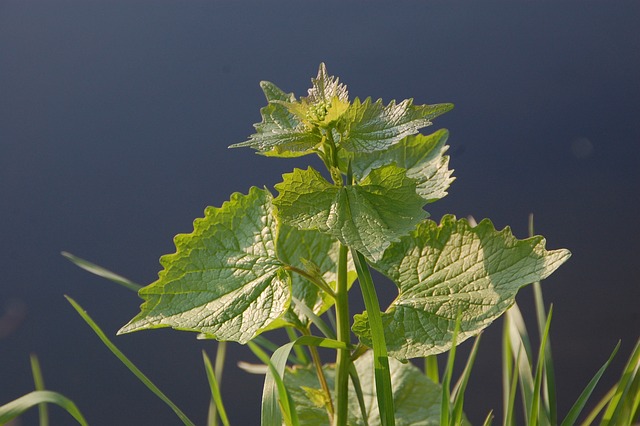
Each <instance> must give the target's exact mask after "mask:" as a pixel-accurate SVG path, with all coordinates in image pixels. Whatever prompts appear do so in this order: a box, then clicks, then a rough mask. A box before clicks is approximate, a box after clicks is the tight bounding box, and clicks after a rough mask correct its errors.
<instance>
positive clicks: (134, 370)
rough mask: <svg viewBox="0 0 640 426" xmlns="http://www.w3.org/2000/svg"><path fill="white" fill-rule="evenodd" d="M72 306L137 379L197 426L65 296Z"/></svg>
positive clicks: (79, 307) (184, 421)
mask: <svg viewBox="0 0 640 426" xmlns="http://www.w3.org/2000/svg"><path fill="white" fill-rule="evenodd" d="M65 297H66V298H67V300H68V301H69V303H71V306H73V308H74V309H75V310H76V311H77V312H78V314H80V316H81V317H82V319H83V320H85V322H86V323H87V324H88V325H89V327H91V329H92V330H93V332H94V333H95V334H96V335H97V336H98V337H99V338H100V340H102V343H104V345H105V346H106V347H107V348H109V350H110V351H111V352H112V353H113V354H114V355H115V356H116V357H117V358H118V359H119V360H120V361H121V362H122V363H123V364H124V365H125V366H126V367H127V368H128V369H129V371H131V372H132V373H133V374H134V375H135V376H136V377H137V378H138V380H140V381H141V382H142V383H143V384H144V385H145V386H146V387H147V388H148V389H149V390H150V391H151V392H153V393H154V394H155V395H156V396H157V397H158V398H160V399H161V400H162V401H163V402H164V403H165V404H167V405H168V406H169V407H170V408H171V409H172V410H173V412H174V413H176V415H177V416H178V417H179V418H180V420H182V422H183V423H184V424H185V425H188V426H195V425H194V423H193V422H192V421H191V420H189V418H188V417H187V416H186V415H185V414H184V413H183V412H182V410H180V409H179V408H178V407H177V406H176V405H175V404H174V403H173V402H172V401H171V400H170V399H169V398H168V397H167V396H166V395H165V394H164V393H163V392H162V391H161V390H160V389H158V387H157V386H156V385H155V384H153V382H152V381H151V380H149V378H148V377H147V376H145V375H144V373H143V372H142V371H140V369H138V367H136V366H135V365H134V364H133V362H131V361H130V360H129V358H127V357H126V356H125V355H124V354H123V353H122V352H120V349H118V348H117V347H116V345H114V344H113V343H112V342H111V340H109V338H108V337H107V335H106V334H104V332H103V331H102V329H100V327H99V326H98V325H97V324H96V323H95V322H94V321H93V319H91V317H90V316H89V315H88V314H87V313H86V312H85V311H84V310H83V309H82V307H81V306H80V305H79V304H78V303H77V302H76V301H75V300H73V299H72V298H70V297H69V296H65Z"/></svg>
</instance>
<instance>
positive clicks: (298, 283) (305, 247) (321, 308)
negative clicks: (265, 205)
mask: <svg viewBox="0 0 640 426" xmlns="http://www.w3.org/2000/svg"><path fill="white" fill-rule="evenodd" d="M339 250H340V243H339V242H338V241H337V240H336V239H335V238H332V237H331V236H330V235H327V234H323V233H321V232H318V231H315V230H309V231H301V230H299V229H297V228H294V227H292V226H289V225H286V224H281V225H280V226H279V228H278V238H277V243H276V252H277V254H278V258H279V259H280V260H281V261H282V262H283V263H285V264H287V265H291V266H295V267H297V268H300V269H302V270H307V271H308V270H309V269H310V268H314V269H315V268H317V272H316V273H317V275H318V276H319V278H321V279H322V280H324V281H325V282H326V283H327V284H328V285H329V287H331V288H332V289H334V290H335V288H336V281H337V270H338V251H339ZM348 269H349V273H348V285H349V286H350V285H351V284H352V283H353V282H354V281H355V279H356V277H357V274H356V272H355V267H354V266H353V261H352V260H351V258H349V263H348ZM309 272H310V273H313V272H314V271H309ZM291 291H292V293H293V297H295V298H296V299H298V300H300V301H301V302H303V303H304V304H305V305H306V306H308V307H309V308H311V310H312V311H313V313H314V314H316V315H322V313H324V312H325V311H326V310H327V309H329V308H330V307H331V306H332V305H333V303H334V300H333V298H332V297H330V296H329V295H328V294H326V293H325V292H323V291H321V290H320V289H319V288H318V287H317V286H315V285H314V284H312V283H311V282H309V281H308V280H307V279H306V278H304V277H302V276H301V275H300V274H297V273H295V272H293V273H292V274H291ZM291 315H293V318H292V317H291ZM283 320H286V321H289V322H294V323H295V322H296V321H299V322H301V323H302V324H306V323H307V322H308V318H307V316H306V315H304V313H303V312H301V310H300V309H299V308H298V307H297V306H294V305H293V304H292V305H291V307H290V309H289V311H288V312H287V314H286V315H285V316H284V318H283ZM277 322H279V321H277Z"/></svg>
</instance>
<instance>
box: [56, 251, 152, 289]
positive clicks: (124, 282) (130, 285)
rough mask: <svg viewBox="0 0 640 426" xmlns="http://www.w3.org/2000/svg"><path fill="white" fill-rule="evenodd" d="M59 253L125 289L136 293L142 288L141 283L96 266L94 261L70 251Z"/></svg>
mask: <svg viewBox="0 0 640 426" xmlns="http://www.w3.org/2000/svg"><path fill="white" fill-rule="evenodd" d="M61 254H62V255H63V256H64V257H66V258H67V259H69V260H70V261H71V262H73V263H74V264H75V265H76V266H78V267H80V268H82V269H84V270H85V271H88V272H91V273H92V274H94V275H97V276H99V277H102V278H106V279H108V280H109V281H112V282H114V283H116V284H120V285H121V286H123V287H124V288H126V289H129V290H131V291H134V292H136V293H137V292H138V290H140V289H141V288H142V286H141V285H139V284H136V283H134V282H133V281H131V280H130V279H128V278H125V277H123V276H120V275H118V274H115V273H113V272H111V271H109V270H107V269H105V268H103V267H102V266H98V265H96V264H95V263H91V262H89V261H88V260H84V259H81V258H79V257H77V256H74V255H72V254H71V253H67V252H66V251H63V252H62V253H61Z"/></svg>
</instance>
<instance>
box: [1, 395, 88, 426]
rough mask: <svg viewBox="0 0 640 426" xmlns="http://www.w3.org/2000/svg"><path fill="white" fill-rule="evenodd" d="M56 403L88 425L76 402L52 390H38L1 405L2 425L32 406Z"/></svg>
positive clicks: (84, 425) (85, 425)
mask: <svg viewBox="0 0 640 426" xmlns="http://www.w3.org/2000/svg"><path fill="white" fill-rule="evenodd" d="M47 403H48V404H56V405H59V406H60V407H62V408H64V409H65V410H66V411H67V413H69V414H70V415H71V416H72V417H73V418H74V419H76V421H77V422H78V423H80V424H81V425H82V426H87V425H88V423H87V421H86V420H85V418H84V416H83V415H82V413H80V410H78V407H76V404H74V403H73V401H71V400H70V399H69V398H67V397H65V396H63V395H61V394H59V393H57V392H52V391H46V390H37V391H33V392H30V393H28V394H26V395H23V396H21V397H20V398H18V399H14V400H13V401H11V402H9V403H7V404H5V405H3V406H0V425H3V424H6V423H9V421H11V420H13V419H15V418H16V417H18V416H19V415H21V414H22V413H24V412H25V411H27V410H29V409H30V408H32V407H34V406H36V405H40V404H47Z"/></svg>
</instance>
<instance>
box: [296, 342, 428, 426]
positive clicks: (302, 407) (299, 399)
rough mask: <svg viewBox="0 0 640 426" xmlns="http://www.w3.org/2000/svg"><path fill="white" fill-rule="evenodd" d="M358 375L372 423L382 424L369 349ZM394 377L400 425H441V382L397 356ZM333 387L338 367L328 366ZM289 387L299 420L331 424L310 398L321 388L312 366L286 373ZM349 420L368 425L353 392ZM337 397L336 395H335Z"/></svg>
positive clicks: (359, 362)
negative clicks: (437, 382) (401, 360)
mask: <svg viewBox="0 0 640 426" xmlns="http://www.w3.org/2000/svg"><path fill="white" fill-rule="evenodd" d="M354 364H355V367H356V369H357V372H358V376H359V377H360V380H361V385H362V389H363V390H364V403H365V408H366V412H367V419H366V420H367V421H368V424H369V426H380V425H381V422H380V416H379V414H378V404H377V398H376V393H375V385H374V383H375V378H374V376H375V372H374V368H373V354H372V353H371V351H369V352H367V353H366V354H365V355H363V356H362V357H360V358H358V359H357V360H356V361H355V362H354ZM389 364H390V369H391V377H392V379H393V399H394V405H395V420H396V425H397V426H408V425H414V426H429V425H434V426H436V425H439V424H440V393H441V388H440V386H439V385H437V384H435V383H433V382H432V381H431V380H429V379H428V378H427V377H426V376H425V375H424V374H422V372H421V371H420V370H419V369H417V368H416V367H415V366H413V365H412V364H410V363H407V364H403V363H401V362H399V361H396V360H395V359H390V360H389ZM323 369H324V371H325V375H326V377H327V381H328V382H329V387H330V388H331V389H333V382H334V380H335V368H334V366H324V367H323ZM285 386H286V387H287V390H288V392H289V395H290V396H291V397H292V399H293V400H294V401H295V405H296V409H297V410H298V419H299V421H300V425H301V426H305V425H306V426H316V425H322V424H329V419H328V417H327V412H326V410H325V409H324V407H319V406H318V405H317V400H316V399H315V398H314V399H310V398H309V395H308V394H309V389H316V390H317V389H319V388H320V385H319V383H318V379H317V377H316V374H315V370H313V369H311V368H294V369H289V370H287V372H286V374H285ZM349 397H350V400H349V422H348V424H349V425H350V426H364V425H365V421H364V419H363V418H362V415H361V411H360V408H359V405H358V400H357V397H356V392H355V390H354V389H351V390H350V392H349ZM334 398H335V396H334Z"/></svg>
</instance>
